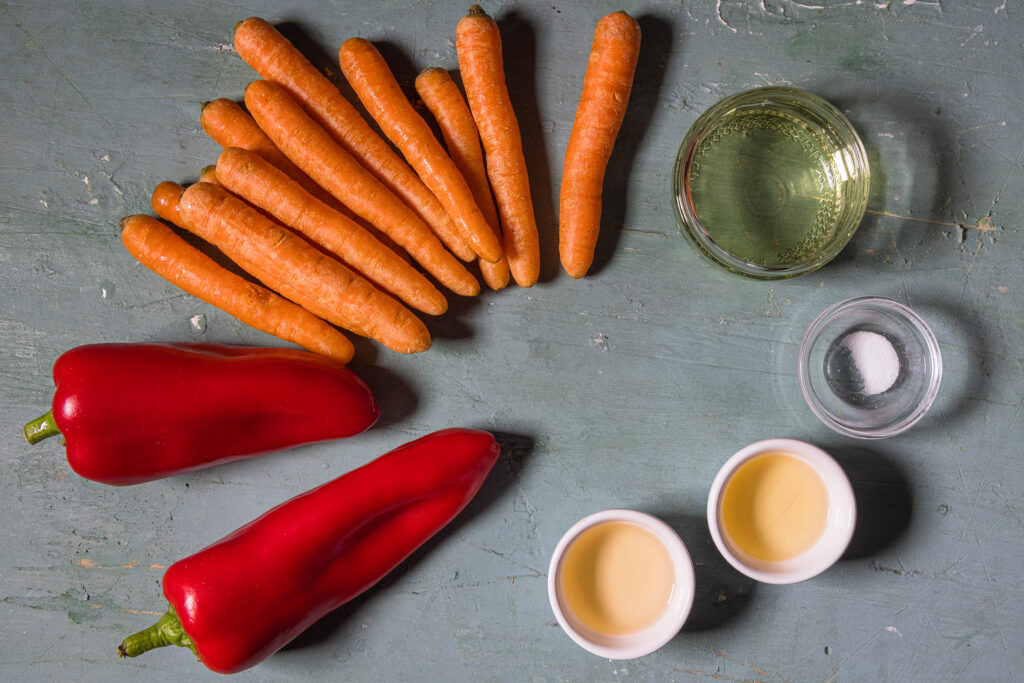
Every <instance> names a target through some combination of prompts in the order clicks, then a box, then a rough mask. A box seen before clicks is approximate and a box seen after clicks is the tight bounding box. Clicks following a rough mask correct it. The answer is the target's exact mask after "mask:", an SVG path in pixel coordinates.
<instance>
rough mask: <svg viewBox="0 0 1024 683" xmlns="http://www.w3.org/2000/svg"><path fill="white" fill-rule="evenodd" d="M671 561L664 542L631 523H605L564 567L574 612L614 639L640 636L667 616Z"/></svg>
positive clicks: (584, 538)
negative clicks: (634, 634)
mask: <svg viewBox="0 0 1024 683" xmlns="http://www.w3.org/2000/svg"><path fill="white" fill-rule="evenodd" d="M674 577H675V572H674V571H673V568H672V558H670V557H669V554H668V551H667V550H666V549H665V546H664V545H662V543H661V541H659V540H658V539H657V537H656V536H655V535H654V534H652V533H651V532H650V531H647V530H646V529H644V528H643V527H641V526H639V525H637V524H633V523H631V522H602V523H600V524H596V525H594V526H592V527H590V528H589V529H587V530H586V531H584V532H583V533H582V534H580V535H579V536H578V537H577V538H576V540H575V541H573V542H572V543H571V544H570V545H569V548H568V549H567V550H566V553H565V559H564V560H563V561H562V575H561V582H562V591H563V595H564V596H565V600H566V603H567V604H568V607H569V609H570V610H571V611H572V612H573V614H575V616H576V617H577V618H578V619H579V620H580V621H581V622H583V624H584V625H586V626H588V627H589V628H591V629H593V630H595V631H597V632H598V633H602V634H604V635H609V636H619V635H626V634H630V633H636V632H638V631H642V630H643V629H645V628H647V627H648V626H650V625H651V624H653V623H654V622H655V621H657V619H658V617H660V616H661V615H662V613H663V612H664V611H665V608H666V607H667V606H668V601H669V599H670V598H671V597H672V590H673V588H674V585H675V580H674Z"/></svg>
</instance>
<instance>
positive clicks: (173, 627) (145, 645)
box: [117, 607, 198, 657]
mask: <svg viewBox="0 0 1024 683" xmlns="http://www.w3.org/2000/svg"><path fill="white" fill-rule="evenodd" d="M167 645H178V646H180V647H187V648H188V649H190V650H192V652H193V653H195V651H196V648H195V645H193V644H192V639H191V638H189V637H188V634H186V633H185V629H183V628H182V627H181V620H180V619H178V615H177V614H175V613H174V608H173V607H169V608H168V609H167V612H166V613H165V614H164V615H163V616H162V617H160V619H159V620H158V621H157V622H156V623H155V624H153V625H152V626H150V627H149V628H147V629H143V630H142V631H139V632H138V633H135V634H133V635H130V636H128V637H127V638H125V639H124V642H122V643H121V644H120V645H119V646H118V647H117V656H118V657H138V656H139V655H141V654H142V653H143V652H147V651H148V650H153V649H156V648H158V647H166V646H167ZM197 656H198V655H197Z"/></svg>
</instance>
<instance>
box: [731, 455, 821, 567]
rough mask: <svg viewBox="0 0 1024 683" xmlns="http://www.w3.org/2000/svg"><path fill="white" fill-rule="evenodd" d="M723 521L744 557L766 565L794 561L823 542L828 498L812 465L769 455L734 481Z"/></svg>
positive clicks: (744, 468) (747, 466)
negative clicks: (822, 536)
mask: <svg viewBox="0 0 1024 683" xmlns="http://www.w3.org/2000/svg"><path fill="white" fill-rule="evenodd" d="M721 515H722V524H723V526H724V528H725V533H726V535H727V536H728V537H729V540H731V541H732V543H733V544H734V545H735V546H736V547H737V548H739V549H740V550H742V551H743V552H745V553H747V554H748V555H750V556H752V557H755V558H757V559H759V560H764V561H767V562H779V561H782V560H789V559H791V558H794V557H796V556H797V555H800V554H801V553H802V552H804V551H805V550H807V549H808V548H810V547H811V546H812V545H814V543H815V541H817V540H818V539H819V538H820V537H821V534H822V532H823V531H824V530H825V521H826V518H827V517H828V493H827V492H826V490H825V484H824V482H822V480H821V477H819V476H818V474H817V473H816V472H815V471H814V470H813V469H811V467H810V465H807V464H806V463H804V462H803V461H802V460H799V459H798V458H796V457H794V456H792V455H788V454H786V453H766V454H764V455H759V456H757V457H755V458H752V459H751V460H749V461H748V462H746V463H744V464H743V465H741V466H740V468H739V469H738V470H736V472H735V473H733V475H732V477H730V478H729V481H728V483H727V484H726V486H725V492H724V493H723V495H722V510H721Z"/></svg>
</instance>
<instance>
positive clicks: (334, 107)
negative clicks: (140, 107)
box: [235, 17, 474, 261]
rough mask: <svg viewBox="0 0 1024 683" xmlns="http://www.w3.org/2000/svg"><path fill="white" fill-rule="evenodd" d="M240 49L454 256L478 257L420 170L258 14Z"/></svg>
mask: <svg viewBox="0 0 1024 683" xmlns="http://www.w3.org/2000/svg"><path fill="white" fill-rule="evenodd" d="M235 50H237V52H238V54H239V55H240V56H241V57H242V59H244V60H245V61H246V63H248V64H249V66H251V67H252V68H253V69H254V70H255V71H256V72H257V73H258V74H259V75H260V77H261V78H263V79H265V80H268V81H274V82H276V83H278V84H280V85H281V87H283V88H284V89H285V90H286V91H287V92H288V94H289V95H291V96H292V97H293V98H294V99H295V100H297V101H298V102H300V103H301V104H302V105H303V106H304V107H305V108H306V109H307V110H308V111H309V112H310V113H311V114H312V116H313V119H314V120H315V121H316V122H317V123H319V124H320V125H321V126H322V127H323V128H325V129H326V130H327V131H328V132H329V133H330V134H331V135H332V136H333V137H334V139H335V140H336V141H337V142H338V143H339V144H341V145H342V146H343V147H344V148H345V149H346V150H347V151H348V152H349V153H351V154H352V155H353V156H354V157H356V158H357V159H358V160H359V162H360V163H361V164H363V165H364V166H366V168H368V169H370V170H371V171H372V172H373V173H374V175H376V176H377V177H378V178H379V179H380V181H381V182H383V183H384V185H385V186H386V187H387V188H388V189H389V190H391V191H392V192H393V193H395V194H396V195H398V196H399V197H401V198H402V200H403V201H404V202H406V203H407V204H409V206H411V207H413V208H414V209H415V210H416V212H417V213H419V215H420V217H422V219H423V220H424V221H426V223H427V224H428V225H429V226H430V228H431V230H432V231H433V232H434V233H435V234H436V235H437V237H438V238H440V239H441V240H442V241H443V242H444V244H445V246H447V247H448V248H449V249H450V250H451V251H452V252H453V253H454V254H455V255H457V256H458V257H459V258H461V259H462V260H464V261H470V260H472V259H473V257H474V254H473V250H472V249H470V248H469V245H468V244H466V242H465V240H463V238H462V236H461V235H460V234H459V232H458V231H457V230H456V228H455V225H454V224H453V223H452V220H451V218H450V217H449V216H448V214H447V213H446V212H445V210H444V207H442V206H441V203H440V202H439V201H438V200H437V198H436V197H435V196H434V195H433V193H432V192H431V191H430V190H429V189H427V187H426V185H424V184H423V182H422V181H421V180H420V179H419V177H418V176H417V175H416V173H415V172H414V171H413V170H412V169H411V168H409V165H408V164H406V163H405V162H404V161H402V158H401V157H400V156H398V154H396V153H395V151H394V150H393V149H392V148H391V146H390V145H388V143H387V142H385V141H384V140H383V139H382V138H381V137H380V136H379V135H377V133H375V132H374V130H373V129H372V128H370V124H368V123H367V122H366V121H365V120H364V119H363V117H362V116H360V114H359V112H358V111H356V108H355V107H353V106H352V103H351V102H349V101H348V100H347V99H345V97H344V96H343V95H342V94H341V92H340V91H339V90H338V89H337V88H336V87H335V86H334V84H333V83H331V82H330V81H329V80H328V79H327V77H326V76H324V75H323V74H322V73H320V72H319V71H317V69H316V67H314V66H313V65H312V64H311V63H310V62H309V60H308V59H306V58H305V57H304V56H303V54H302V53H301V52H299V51H298V50H297V49H296V48H295V46H294V45H292V44H291V42H289V40H288V39H287V38H285V37H284V36H282V35H281V34H280V33H279V32H278V30H277V29H275V28H274V27H273V26H272V25H271V24H270V23H268V22H267V21H265V20H263V19H260V18H259V17H251V18H249V19H246V20H245V21H242V22H239V23H238V24H236V25H235Z"/></svg>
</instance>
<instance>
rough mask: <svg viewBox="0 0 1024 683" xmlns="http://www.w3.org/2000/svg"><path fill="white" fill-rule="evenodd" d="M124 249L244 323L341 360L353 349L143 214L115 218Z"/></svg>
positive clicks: (334, 333)
mask: <svg viewBox="0 0 1024 683" xmlns="http://www.w3.org/2000/svg"><path fill="white" fill-rule="evenodd" d="M121 242H122V243H123V244H124V246H125V248H126V249H127V250H128V251H129V253H131V255H132V256H134V257H135V258H136V259H138V261H139V263H141V264H142V265H144V266H146V267H147V268H149V269H150V270H152V271H153V272H154V273H156V274H157V275H159V276H160V277H162V278H164V279H165V280H167V281H169V282H171V283H172V284H175V285H177V286H178V287H180V288H181V289H183V290H185V291H186V292H188V293H189V294H191V295H193V296H195V297H198V298H199V299H202V300H203V301H205V302H206V303H208V304H210V305H211V306H216V307H217V308H219V309H220V310H222V311H224V312H225V313H228V314H230V315H232V316H234V317H235V318H237V319H239V320H241V321H242V322H244V323H246V324H247V325H249V326H251V327H254V328H256V329H257V330H261V331H263V332H266V333H268V334H272V335H274V336H275V337H278V338H279V339H283V340H285V341H289V342H293V343H295V344H298V345H299V346H302V347H304V348H306V349H308V350H310V351H313V352H315V353H320V354H323V355H324V356H328V357H330V358H333V359H334V360H337V361H338V362H340V363H347V362H349V361H350V360H351V359H352V355H353V353H354V351H355V348H354V347H353V346H352V342H350V341H349V340H348V338H346V337H345V335H343V334H342V333H341V332H339V331H338V330H337V329H335V328H334V327H332V326H331V325H329V324H327V323H326V322H324V321H323V320H321V319H320V318H318V317H316V316H315V315H313V314H312V313H310V312H309V311H307V310H305V309H304V308H302V307H301V306H297V305H296V304H293V303H292V302H291V301H288V300H286V299H283V298H281V297H280V296H278V295H277V294H274V293H273V292H271V291H270V290H269V289H266V288H265V287H261V286H260V285H258V284H256V283H253V282H249V281H248V280H246V279H245V278H243V277H241V276H239V275H236V274H235V273H232V272H231V271H230V270H228V269H226V268H224V267H223V266H220V265H219V264H217V262H216V261H214V260H213V259H212V258H210V257H209V256H207V255H206V254H204V253H203V252H202V251H200V250H199V249H196V248H195V247H193V246H192V245H191V244H189V243H188V242H186V241H185V240H184V239H182V238H181V237H179V236H178V235H177V234H176V233H175V232H174V230H172V229H171V228H169V227H167V226H166V225H164V224H163V223H161V222H160V221H158V220H157V219H155V218H151V217H149V216H142V215H137V216H128V217H127V218H125V219H123V220H122V221H121Z"/></svg>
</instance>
